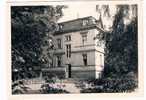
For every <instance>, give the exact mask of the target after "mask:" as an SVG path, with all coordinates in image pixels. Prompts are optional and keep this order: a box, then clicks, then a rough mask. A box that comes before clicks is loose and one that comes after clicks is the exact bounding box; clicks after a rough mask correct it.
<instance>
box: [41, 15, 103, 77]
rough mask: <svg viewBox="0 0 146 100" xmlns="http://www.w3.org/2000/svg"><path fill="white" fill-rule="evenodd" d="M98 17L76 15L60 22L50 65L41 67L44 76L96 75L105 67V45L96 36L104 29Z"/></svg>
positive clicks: (98, 75) (55, 35)
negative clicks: (71, 18)
mask: <svg viewBox="0 0 146 100" xmlns="http://www.w3.org/2000/svg"><path fill="white" fill-rule="evenodd" d="M102 28H103V25H102V22H101V20H96V19H95V18H94V17H92V16H89V17H84V18H77V19H74V20H70V21H66V22H62V23H59V30H58V31H56V32H55V34H54V38H55V43H56V45H57V47H56V49H55V50H54V51H52V52H53V54H54V57H53V60H52V65H51V66H50V67H48V68H45V69H42V71H43V73H44V75H46V74H51V73H52V74H56V75H58V76H59V77H62V78H85V79H93V78H94V79H95V78H99V77H100V76H101V74H102V71H103V69H104V45H103V44H102V43H101V42H100V41H98V39H95V38H96V37H97V34H99V33H100V32H104V31H103V29H102Z"/></svg>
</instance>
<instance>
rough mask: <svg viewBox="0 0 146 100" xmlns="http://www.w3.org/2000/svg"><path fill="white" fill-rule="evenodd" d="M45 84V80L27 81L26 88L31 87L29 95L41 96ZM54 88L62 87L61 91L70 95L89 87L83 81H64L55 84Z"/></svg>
mask: <svg viewBox="0 0 146 100" xmlns="http://www.w3.org/2000/svg"><path fill="white" fill-rule="evenodd" d="M43 83H44V81H43V80H39V79H37V80H36V79H35V80H31V81H30V80H29V81H27V84H26V86H27V87H29V88H30V89H29V91H28V92H26V93H27V94H39V93H41V92H40V89H41V85H42V84H43ZM53 85H54V86H57V85H61V86H62V87H61V89H63V90H66V91H68V92H69V93H80V90H81V89H82V88H86V87H87V86H86V85H85V83H83V81H79V80H76V79H64V80H61V81H60V82H56V83H55V84H53Z"/></svg>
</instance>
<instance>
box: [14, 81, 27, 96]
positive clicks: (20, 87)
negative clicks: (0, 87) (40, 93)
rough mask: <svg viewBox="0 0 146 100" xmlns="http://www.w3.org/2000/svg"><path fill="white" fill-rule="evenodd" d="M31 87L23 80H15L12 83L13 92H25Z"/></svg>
mask: <svg viewBox="0 0 146 100" xmlns="http://www.w3.org/2000/svg"><path fill="white" fill-rule="evenodd" d="M29 89H30V88H29V87H26V86H25V85H24V81H23V80H19V81H15V82H13V84H12V94H24V93H26V92H27V91H28V90H29Z"/></svg>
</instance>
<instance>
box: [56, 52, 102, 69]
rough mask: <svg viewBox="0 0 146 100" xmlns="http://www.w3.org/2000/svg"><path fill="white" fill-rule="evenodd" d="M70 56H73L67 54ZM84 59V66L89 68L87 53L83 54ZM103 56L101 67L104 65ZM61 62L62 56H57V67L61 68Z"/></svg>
mask: <svg viewBox="0 0 146 100" xmlns="http://www.w3.org/2000/svg"><path fill="white" fill-rule="evenodd" d="M67 55H68V56H71V54H70V55H69V54H67ZM82 57H83V64H84V66H87V65H88V59H87V53H83V54H82ZM102 60H103V59H102V55H100V65H102V63H103V62H102ZM61 62H62V57H61V56H57V66H61Z"/></svg>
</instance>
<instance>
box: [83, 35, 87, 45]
mask: <svg viewBox="0 0 146 100" xmlns="http://www.w3.org/2000/svg"><path fill="white" fill-rule="evenodd" d="M86 41H87V34H82V43H83V45H84V44H85V42H86Z"/></svg>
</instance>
